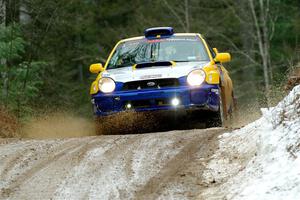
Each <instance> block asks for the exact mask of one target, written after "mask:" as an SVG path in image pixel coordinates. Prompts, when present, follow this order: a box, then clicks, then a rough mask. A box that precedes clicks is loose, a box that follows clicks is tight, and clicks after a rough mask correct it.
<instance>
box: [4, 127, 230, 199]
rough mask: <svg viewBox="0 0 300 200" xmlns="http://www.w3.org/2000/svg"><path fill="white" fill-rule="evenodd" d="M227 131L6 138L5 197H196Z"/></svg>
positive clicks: (204, 184) (204, 185)
mask: <svg viewBox="0 0 300 200" xmlns="http://www.w3.org/2000/svg"><path fill="white" fill-rule="evenodd" d="M225 131H226V130H225V129H221V128H213V129H203V130H187V131H171V132H165V133H154V134H140V135H122V136H120V135H110V136H92V137H82V138H71V139H56V140H49V139H48V140H18V139H11V140H7V139H5V140H4V139H2V140H0V160H1V162H0V189H1V193H0V199H89V198H90V199H146V197H147V199H159V198H163V199H164V198H167V197H168V198H176V199H193V198H196V197H197V196H198V195H199V193H201V190H202V189H203V188H206V187H208V183H203V182H202V178H201V177H202V173H203V171H204V169H205V166H206V164H207V163H208V161H209V160H210V157H211V156H212V155H213V154H214V152H215V151H216V150H217V148H218V139H217V137H218V136H219V135H220V134H222V133H224V132H225ZM211 184H214V182H213V181H212V183H211Z"/></svg>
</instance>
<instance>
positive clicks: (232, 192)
mask: <svg viewBox="0 0 300 200" xmlns="http://www.w3.org/2000/svg"><path fill="white" fill-rule="evenodd" d="M262 113H263V116H262V118H261V119H259V120H257V121H256V122H254V123H251V124H249V125H248V126H246V127H245V128H243V129H241V130H237V131H234V132H233V133H225V134H223V135H221V136H219V139H220V141H219V147H220V149H219V151H217V152H216V153H215V155H214V156H213V157H212V158H213V159H212V160H211V161H210V162H209V163H208V166H207V169H206V171H205V172H204V174H203V175H204V176H203V177H204V179H205V180H206V181H207V182H211V181H214V182H216V183H219V184H217V185H216V186H215V187H210V188H208V189H207V190H205V191H203V193H202V194H201V195H200V197H202V198H204V199H206V198H207V199H210V198H211V197H215V198H217V197H222V198H224V197H226V198H225V199H249V200H250V199H272V200H276V199H291V200H296V199H300V86H297V87H295V88H294V89H293V91H292V92H290V94H289V95H288V96H287V97H286V98H285V99H284V100H283V101H281V102H280V103H279V104H278V105H277V106H276V107H274V108H270V109H262Z"/></svg>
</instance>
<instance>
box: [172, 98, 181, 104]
mask: <svg viewBox="0 0 300 200" xmlns="http://www.w3.org/2000/svg"><path fill="white" fill-rule="evenodd" d="M171 103H172V105H173V106H178V105H179V103H180V101H179V99H177V98H174V99H172V102H171Z"/></svg>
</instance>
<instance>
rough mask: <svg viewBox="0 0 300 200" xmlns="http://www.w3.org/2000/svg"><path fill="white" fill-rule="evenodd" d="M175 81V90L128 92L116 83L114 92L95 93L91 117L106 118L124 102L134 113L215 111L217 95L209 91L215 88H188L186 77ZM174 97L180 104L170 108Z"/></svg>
mask: <svg viewBox="0 0 300 200" xmlns="http://www.w3.org/2000/svg"><path fill="white" fill-rule="evenodd" d="M179 82H180V86H179V87H165V88H161V89H157V88H155V89H153V88H152V89H143V90H130V91H121V89H122V86H123V83H119V82H117V83H116V91H115V92H113V93H110V94H104V93H101V92H99V93H98V94H96V95H93V96H92V98H93V99H94V100H95V108H96V109H95V115H97V116H106V115H110V114H113V113H118V112H122V111H125V110H126V108H125V105H126V104H127V103H130V104H132V105H137V106H136V107H135V106H133V107H132V109H133V110H135V111H137V112H142V111H157V110H177V109H206V110H211V111H218V109H219V95H218V94H216V93H215V92H212V91H211V90H212V89H213V90H215V89H218V85H211V84H207V83H203V84H202V85H201V86H197V87H191V86H188V85H187V84H186V77H182V78H179ZM174 97H176V98H178V99H180V105H179V106H177V107H174V106H172V105H171V100H172V99H173V98H174ZM140 105H143V106H140Z"/></svg>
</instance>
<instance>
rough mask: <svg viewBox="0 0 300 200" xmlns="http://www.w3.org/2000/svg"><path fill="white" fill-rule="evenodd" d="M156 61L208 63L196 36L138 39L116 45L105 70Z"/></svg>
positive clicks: (202, 46) (205, 53)
mask: <svg viewBox="0 0 300 200" xmlns="http://www.w3.org/2000/svg"><path fill="white" fill-rule="evenodd" d="M158 61H175V62H196V61H209V57H208V54H207V51H206V49H205V47H204V45H203V43H202V41H201V40H200V38H199V37H198V36H190V37H189V36H173V37H171V38H166V39H154V40H147V39H139V40H133V41H127V42H123V43H121V44H120V45H118V47H117V48H116V50H115V52H114V54H113V56H112V57H111V59H110V61H109V63H108V66H107V69H115V68H120V67H127V66H132V65H134V64H139V63H145V62H158Z"/></svg>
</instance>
